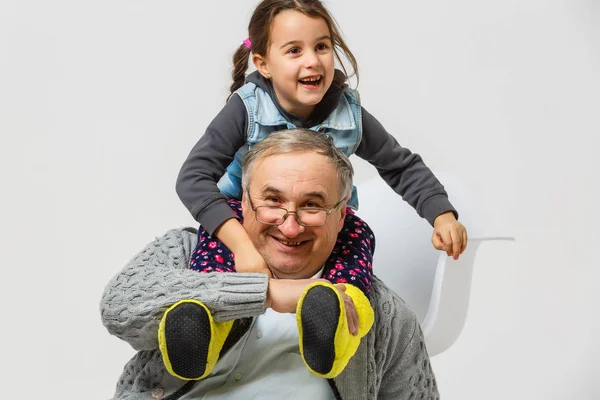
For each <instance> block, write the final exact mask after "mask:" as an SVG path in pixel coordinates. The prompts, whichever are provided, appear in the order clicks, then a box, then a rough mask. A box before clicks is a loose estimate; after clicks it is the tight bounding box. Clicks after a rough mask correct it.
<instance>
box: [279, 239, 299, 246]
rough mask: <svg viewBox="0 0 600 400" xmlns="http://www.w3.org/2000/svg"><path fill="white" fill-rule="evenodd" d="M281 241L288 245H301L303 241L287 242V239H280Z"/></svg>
mask: <svg viewBox="0 0 600 400" xmlns="http://www.w3.org/2000/svg"><path fill="white" fill-rule="evenodd" d="M280 242H281V243H283V244H285V245H286V246H300V243H301V242H286V241H285V240H280Z"/></svg>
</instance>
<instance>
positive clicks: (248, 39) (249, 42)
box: [242, 38, 252, 49]
mask: <svg viewBox="0 0 600 400" xmlns="http://www.w3.org/2000/svg"><path fill="white" fill-rule="evenodd" d="M242 44H243V45H244V46H246V47H247V48H248V49H250V48H251V47H252V42H251V41H250V38H246V39H244V41H243V42H242Z"/></svg>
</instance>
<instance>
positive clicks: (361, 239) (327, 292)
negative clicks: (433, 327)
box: [296, 212, 375, 379]
mask: <svg viewBox="0 0 600 400" xmlns="http://www.w3.org/2000/svg"><path fill="white" fill-rule="evenodd" d="M374 249H375V238H374V236H373V232H372V231H371V228H369V226H368V225H367V224H365V223H364V222H363V221H362V220H361V219H360V218H358V217H357V216H356V215H354V213H350V212H349V213H347V214H346V220H345V221H344V228H343V229H342V231H340V234H339V235H338V240H337V243H336V246H335V247H334V250H333V252H332V254H331V257H330V258H329V260H328V262H327V264H326V265H325V270H324V273H323V278H325V279H327V280H329V281H330V282H331V284H325V283H320V282H318V283H315V284H312V285H310V286H309V287H308V288H307V289H306V291H305V292H304V294H303V296H302V298H301V300H300V302H299V303H298V308H297V311H296V319H297V322H298V330H299V332H300V353H301V354H302V357H303V359H304V362H305V364H306V366H307V367H308V369H309V371H310V372H312V373H313V374H315V375H318V376H322V377H324V378H328V379H329V378H333V377H335V376H337V375H339V374H340V373H341V372H342V371H343V370H344V368H345V367H346V365H347V364H348V361H349V360H350V358H352V356H353V355H354V354H355V353H356V350H357V349H358V346H359V344H360V339H361V338H362V337H363V336H365V335H366V334H367V333H368V332H369V330H370V329H371V326H372V325H373V321H374V312H373V308H372V307H371V303H370V302H369V299H368V296H369V289H370V287H371V282H372V276H373V270H372V267H371V264H372V261H373V251H374ZM336 283H344V284H346V285H345V292H344V294H345V295H348V296H350V297H351V298H352V301H353V303H354V307H355V308H356V311H357V314H358V319H359V329H358V334H357V335H356V336H354V335H351V334H350V332H349V330H348V323H347V319H346V309H345V306H344V301H343V298H342V295H341V294H340V293H339V291H338V290H337V289H335V288H334V287H333V284H336Z"/></svg>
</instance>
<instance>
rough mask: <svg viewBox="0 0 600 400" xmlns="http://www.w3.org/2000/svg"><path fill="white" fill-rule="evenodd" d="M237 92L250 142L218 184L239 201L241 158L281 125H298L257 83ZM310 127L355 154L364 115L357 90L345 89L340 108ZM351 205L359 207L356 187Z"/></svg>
mask: <svg viewBox="0 0 600 400" xmlns="http://www.w3.org/2000/svg"><path fill="white" fill-rule="evenodd" d="M235 93H237V94H238V95H239V96H240V97H241V99H242V101H243V102H244V105H245V106H246V112H247V113H248V135H247V138H248V139H247V140H248V141H247V142H246V144H245V145H244V146H242V148H241V149H239V150H238V151H237V152H236V153H235V156H234V158H233V161H232V162H231V164H229V166H228V167H227V172H225V175H223V177H222V178H221V179H220V180H219V183H218V184H217V186H218V187H219V190H220V191H221V193H223V194H224V195H225V196H226V197H227V198H234V199H238V200H239V199H241V198H242V160H243V158H244V155H245V154H246V153H247V152H248V150H249V149H250V148H252V146H254V145H255V144H256V143H258V142H260V141H262V140H263V139H265V138H266V137H267V136H269V135H270V134H271V133H273V132H276V131H279V130H281V127H282V126H285V128H287V129H294V128H296V126H295V125H294V124H292V123H291V122H289V121H287V120H286V119H285V118H284V117H283V116H282V115H281V114H280V113H279V111H278V110H277V107H276V106H275V103H273V100H272V99H271V96H269V94H268V93H267V92H265V91H264V90H262V89H261V88H259V87H257V86H256V85H255V84H254V83H250V82H249V83H246V84H245V85H244V86H242V87H241V88H239V89H238V90H237V91H236V92H235ZM285 128H284V129H285ZM310 129H311V130H313V131H319V132H323V133H326V134H327V135H329V136H331V137H332V138H333V143H334V145H335V147H337V148H338V149H339V150H341V151H342V152H343V153H344V154H345V155H346V156H347V157H350V156H351V155H352V154H354V152H355V151H356V149H357V147H358V145H359V144H360V141H361V138H362V114H361V108H360V99H359V96H358V92H357V91H355V90H352V89H346V90H344V92H343V94H342V96H341V97H340V102H339V104H338V106H337V108H336V109H335V110H333V112H332V113H331V114H329V115H328V116H327V118H326V119H325V120H324V121H323V122H322V123H320V124H318V125H315V126H313V127H311V128H310ZM348 207H351V208H353V209H358V196H357V192H356V186H354V187H353V188H352V197H351V198H350V201H349V202H348Z"/></svg>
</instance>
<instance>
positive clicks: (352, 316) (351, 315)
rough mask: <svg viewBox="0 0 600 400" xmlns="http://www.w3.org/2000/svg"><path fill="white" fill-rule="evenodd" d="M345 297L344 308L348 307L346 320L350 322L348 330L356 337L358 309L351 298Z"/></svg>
mask: <svg viewBox="0 0 600 400" xmlns="http://www.w3.org/2000/svg"><path fill="white" fill-rule="evenodd" d="M343 297H344V306H345V307H346V318H347V320H348V330H349V331H350V333H351V334H352V335H356V334H357V333H358V314H357V312H356V307H354V302H353V301H352V298H351V297H350V296H347V295H343Z"/></svg>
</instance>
